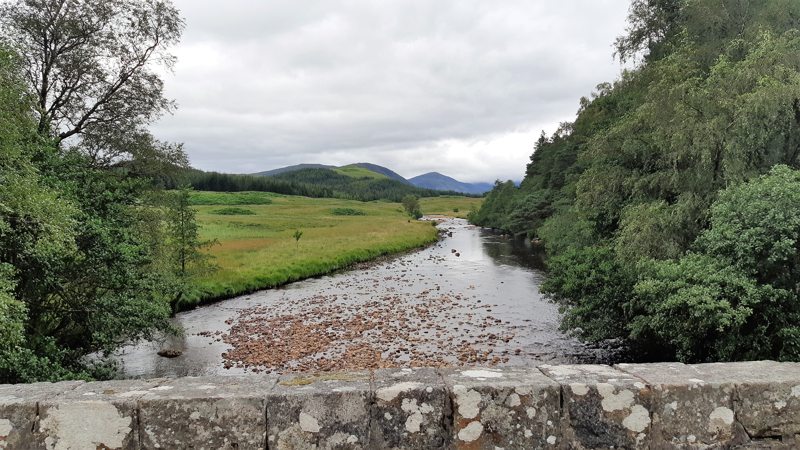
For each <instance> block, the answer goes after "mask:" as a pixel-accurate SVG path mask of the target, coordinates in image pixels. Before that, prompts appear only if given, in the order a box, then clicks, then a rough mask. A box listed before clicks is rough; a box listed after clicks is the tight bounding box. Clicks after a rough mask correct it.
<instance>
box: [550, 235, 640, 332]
mask: <svg viewBox="0 0 800 450" xmlns="http://www.w3.org/2000/svg"><path fill="white" fill-rule="evenodd" d="M547 265H548V269H549V271H550V276H549V277H548V278H547V280H546V281H545V283H544V284H543V285H542V290H543V292H545V293H548V294H551V295H552V297H553V298H554V299H555V300H556V301H557V302H559V304H560V305H561V307H562V312H564V313H565V315H564V318H563V321H562V324H561V326H562V329H564V330H571V331H572V332H574V333H575V334H576V335H577V336H579V337H580V338H581V339H584V340H587V341H590V342H599V341H602V340H605V339H613V338H617V337H620V336H625V335H626V323H627V322H628V320H630V319H631V318H632V314H631V312H632V311H631V305H630V301H631V299H630V298H628V296H626V295H625V293H626V292H630V291H631V290H632V289H633V285H634V283H635V281H636V278H635V275H634V274H633V273H632V272H631V271H630V270H629V268H628V267H626V266H624V265H623V264H620V263H619V262H618V261H617V259H616V258H615V255H614V251H613V249H611V248H608V247H583V248H580V249H576V248H573V249H568V250H566V251H565V252H564V253H561V254H559V255H558V256H555V257H553V258H550V259H549V261H548V263H547Z"/></svg>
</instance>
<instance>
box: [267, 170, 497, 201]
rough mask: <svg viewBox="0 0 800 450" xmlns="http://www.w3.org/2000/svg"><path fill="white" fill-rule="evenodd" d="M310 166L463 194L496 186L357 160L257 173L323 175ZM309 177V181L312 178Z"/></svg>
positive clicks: (270, 175)
mask: <svg viewBox="0 0 800 450" xmlns="http://www.w3.org/2000/svg"><path fill="white" fill-rule="evenodd" d="M308 169H328V170H330V171H333V172H335V173H338V174H340V175H346V176H348V177H351V178H356V179H365V178H369V179H378V180H379V179H382V178H383V179H389V180H393V181H398V182H400V183H403V184H405V185H409V186H415V187H418V188H422V189H433V190H437V191H450V192H460V193H462V194H472V195H481V194H484V193H486V192H489V191H491V190H492V187H494V185H493V184H491V183H464V182H461V181H458V180H456V179H454V178H450V177H448V176H447V175H442V174H441V173H439V172H430V173H426V174H423V175H420V176H417V177H414V178H411V179H409V180H407V179H405V178H403V177H402V176H401V175H400V174H398V173H397V172H395V171H393V170H391V169H388V168H386V167H383V166H379V165H377V164H371V163H355V164H349V165H346V166H340V167H337V166H329V165H325V164H297V165H294V166H288V167H281V168H280V169H273V170H267V171H265V172H258V173H255V174H253V175H261V176H266V177H274V176H278V175H280V176H281V178H284V179H286V180H287V181H288V180H289V179H290V178H292V177H290V178H286V175H287V174H291V173H298V172H304V173H302V174H298V175H301V178H306V177H307V176H310V175H313V174H316V175H315V176H319V175H320V173H319V172H306V171H307V170H308ZM312 178H314V177H312ZM305 181H306V182H307V181H308V180H305Z"/></svg>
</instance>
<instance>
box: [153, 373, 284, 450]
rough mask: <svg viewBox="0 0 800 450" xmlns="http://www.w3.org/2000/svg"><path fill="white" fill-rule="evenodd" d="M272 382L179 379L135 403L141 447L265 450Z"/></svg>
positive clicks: (266, 379)
mask: <svg viewBox="0 0 800 450" xmlns="http://www.w3.org/2000/svg"><path fill="white" fill-rule="evenodd" d="M276 382H277V378H276V377H263V376H249V377H197V378H180V379H177V380H172V381H170V382H167V383H162V384H160V385H159V386H157V387H155V388H153V389H149V390H148V392H147V394H146V395H144V396H143V397H141V398H140V399H139V435H140V437H141V445H142V448H148V449H149V448H163V449H169V448H186V447H188V445H187V444H188V443H191V444H192V445H191V448H194V449H207V450H214V449H264V448H266V429H267V423H266V398H267V395H268V393H269V391H270V390H271V389H272V388H273V387H274V386H275V383H276Z"/></svg>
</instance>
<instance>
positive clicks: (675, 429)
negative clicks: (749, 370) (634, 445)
mask: <svg viewBox="0 0 800 450" xmlns="http://www.w3.org/2000/svg"><path fill="white" fill-rule="evenodd" d="M615 367H616V368H617V369H619V370H622V371H623V372H626V373H628V374H631V375H634V376H636V377H638V378H641V379H642V380H644V381H645V382H646V383H647V384H648V385H649V386H650V387H651V388H652V389H653V414H652V418H653V439H652V443H651V448H657V449H661V448H665V449H666V448H709V447H712V448H721V447H728V446H730V445H733V444H737V443H742V442H744V441H745V440H746V439H745V437H744V436H742V435H741V433H738V429H737V427H736V424H735V421H734V411H733V395H734V387H735V386H734V384H733V383H731V382H728V381H725V380H721V379H719V378H717V377H715V376H713V375H712V374H709V373H707V372H706V371H703V370H701V369H699V368H698V367H696V366H687V365H685V364H681V363H660V364H618V365H617V366H615Z"/></svg>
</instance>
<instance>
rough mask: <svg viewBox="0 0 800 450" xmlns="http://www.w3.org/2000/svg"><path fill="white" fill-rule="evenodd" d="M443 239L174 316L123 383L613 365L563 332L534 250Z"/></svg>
mask: <svg viewBox="0 0 800 450" xmlns="http://www.w3.org/2000/svg"><path fill="white" fill-rule="evenodd" d="M439 228H440V229H441V230H443V231H444V235H443V238H442V239H441V240H440V241H439V242H438V243H437V244H435V245H433V246H431V247H428V248H426V249H423V250H420V251H416V252H413V253H409V254H406V255H402V256H399V257H396V258H391V259H388V260H385V261H381V262H377V263H374V264H370V265H364V266H360V267H358V268H356V269H353V270H349V271H346V272H342V273H337V274H333V275H330V276H323V277H319V278H314V279H310V280H305V281H301V282H296V283H292V284H290V285H287V286H285V287H283V288H279V289H270V290H264V291H259V292H256V293H253V294H249V295H243V296H240V297H236V298H233V299H230V300H225V301H222V302H219V303H215V304H212V305H209V306H204V307H201V308H198V309H195V310H192V311H188V312H184V313H181V314H178V315H177V317H176V318H175V323H176V324H177V325H179V326H180V327H182V328H183V329H184V334H183V336H181V337H179V338H176V337H170V338H165V339H162V340H159V341H154V342H144V343H140V344H138V345H134V346H128V347H126V348H124V349H123V350H122V351H121V352H120V353H119V355H118V360H119V362H120V363H121V367H122V371H123V375H124V376H126V377H161V376H170V377H175V376H188V375H211V374H218V375H226V374H228V375H238V374H242V373H247V372H277V373H281V372H288V371H319V370H347V369H357V368H376V367H403V366H448V365H456V366H458V365H487V366H491V365H499V366H518V365H538V364H543V363H577V362H607V361H608V358H609V355H608V352H607V351H606V350H603V349H593V348H588V347H586V346H584V345H582V344H580V343H579V342H577V341H576V340H574V339H572V338H570V337H568V336H565V335H564V334H563V333H562V332H560V331H559V330H558V324H559V318H560V316H559V313H558V309H557V307H556V306H555V305H554V304H552V303H550V302H548V301H547V300H546V299H545V298H544V297H543V296H542V295H541V294H540V293H539V285H540V283H541V282H542V280H543V278H544V273H543V272H542V271H541V261H540V259H539V258H538V257H537V256H536V255H535V253H534V252H533V250H532V249H531V247H530V244H529V243H527V242H526V241H524V240H518V239H512V238H508V237H504V236H501V235H497V234H494V233H491V232H489V231H487V230H483V229H480V228H477V227H474V226H471V225H469V224H468V223H467V222H466V221H464V220H461V219H446V220H443V221H442V222H441V223H440V225H439ZM164 349H169V350H174V351H177V352H180V353H181V354H180V356H178V357H174V358H166V357H162V356H159V355H158V352H159V351H160V350H164Z"/></svg>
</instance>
